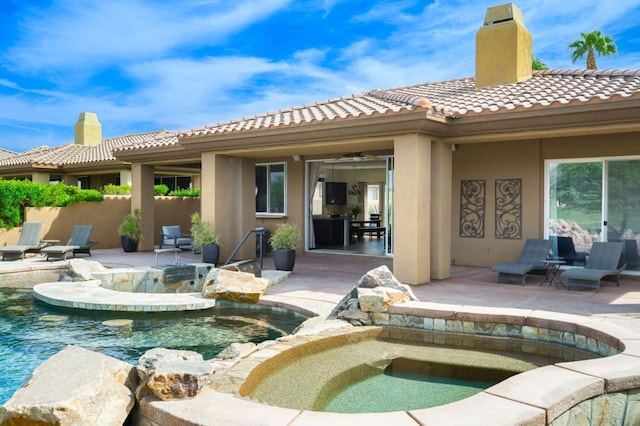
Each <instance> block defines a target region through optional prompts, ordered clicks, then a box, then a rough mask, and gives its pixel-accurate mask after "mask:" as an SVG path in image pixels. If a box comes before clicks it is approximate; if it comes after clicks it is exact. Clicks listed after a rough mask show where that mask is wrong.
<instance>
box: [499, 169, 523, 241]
mask: <svg viewBox="0 0 640 426" xmlns="http://www.w3.org/2000/svg"><path fill="white" fill-rule="evenodd" d="M496 238H498V239H506V240H517V239H521V238H522V179H496Z"/></svg>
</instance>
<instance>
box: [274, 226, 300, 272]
mask: <svg viewBox="0 0 640 426" xmlns="http://www.w3.org/2000/svg"><path fill="white" fill-rule="evenodd" d="M301 240H302V231H301V230H300V227H299V226H298V225H296V224H294V223H283V224H281V225H279V226H278V228H277V229H276V231H275V232H274V233H273V234H272V235H271V237H270V238H269V243H270V244H271V247H272V248H273V263H274V264H275V267H276V269H277V270H279V271H293V266H294V265H295V263H296V248H297V247H298V246H299V245H300V241H301Z"/></svg>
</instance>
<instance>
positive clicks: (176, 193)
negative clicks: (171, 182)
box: [169, 188, 200, 198]
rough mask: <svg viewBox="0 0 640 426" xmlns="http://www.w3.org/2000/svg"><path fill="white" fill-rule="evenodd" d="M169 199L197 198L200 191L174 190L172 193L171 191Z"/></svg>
mask: <svg viewBox="0 0 640 426" xmlns="http://www.w3.org/2000/svg"><path fill="white" fill-rule="evenodd" d="M169 196H170V197H191V198H197V197H199V196H200V190H199V189H181V188H178V189H174V190H173V191H171V192H170V193H169Z"/></svg>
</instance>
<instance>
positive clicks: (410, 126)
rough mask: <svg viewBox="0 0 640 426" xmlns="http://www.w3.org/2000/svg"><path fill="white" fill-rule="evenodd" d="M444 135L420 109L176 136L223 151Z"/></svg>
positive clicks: (195, 146) (440, 121)
mask: <svg viewBox="0 0 640 426" xmlns="http://www.w3.org/2000/svg"><path fill="white" fill-rule="evenodd" d="M425 131H428V132H429V133H433V134H445V132H446V119H444V118H442V117H440V116H436V115H431V114H429V113H428V111H426V110H424V109H418V110H414V111H411V112H402V113H395V114H388V115H373V116H367V117H358V118H356V119H350V120H336V121H333V122H313V123H308V124H297V125H292V126H279V127H269V128H264V129H255V130H247V131H241V132H229V133H216V134H207V135H202V136H182V137H180V136H179V137H178V141H179V143H180V144H181V145H182V146H183V147H184V148H185V149H186V150H197V151H220V152H223V151H227V150H238V149H243V148H250V147H256V146H260V147H265V148H267V147H270V146H282V145H293V144H299V143H301V142H304V143H317V142H322V143H326V142H328V141H334V140H344V139H349V138H363V137H384V136H393V135H397V134H402V133H407V132H425Z"/></svg>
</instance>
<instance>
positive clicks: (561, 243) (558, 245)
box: [549, 235, 587, 266]
mask: <svg viewBox="0 0 640 426" xmlns="http://www.w3.org/2000/svg"><path fill="white" fill-rule="evenodd" d="M549 239H550V240H551V257H552V258H554V259H558V260H564V262H565V264H566V265H582V266H584V263H585V261H586V260H587V253H584V252H576V247H575V245H574V244H573V238H572V237H560V236H556V235H552V236H550V237H549Z"/></svg>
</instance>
